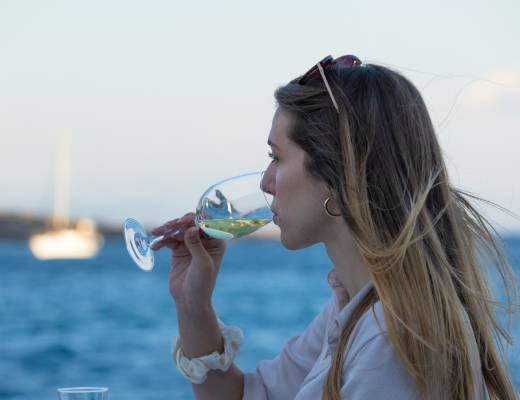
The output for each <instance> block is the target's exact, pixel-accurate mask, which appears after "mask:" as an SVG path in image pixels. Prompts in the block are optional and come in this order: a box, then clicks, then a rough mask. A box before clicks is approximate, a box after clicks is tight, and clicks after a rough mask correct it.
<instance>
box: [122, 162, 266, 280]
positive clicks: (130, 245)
mask: <svg viewBox="0 0 520 400" xmlns="http://www.w3.org/2000/svg"><path fill="white" fill-rule="evenodd" d="M264 172H265V171H260V172H252V173H248V174H244V175H239V176H234V177H231V178H228V179H225V180H223V181H220V182H218V183H215V184H214V185H213V186H211V187H210V188H208V189H207V190H206V191H205V192H204V194H203V195H202V196H201V197H200V200H199V202H198V204H197V208H196V210H195V224H196V225H197V226H198V227H199V228H200V229H201V230H202V231H203V232H204V233H205V234H206V235H208V236H211V237H213V238H216V239H226V240H227V239H234V238H239V237H242V236H245V235H248V234H250V233H252V232H254V231H256V230H258V229H260V228H261V227H263V226H265V225H267V224H268V223H269V222H271V221H272V219H273V214H272V212H271V203H272V196H271V195H270V194H268V193H265V192H263V191H262V190H261V189H260V182H261V180H262V176H263V174H264ZM186 229H187V228H186ZM123 230H124V234H125V242H126V248H127V250H128V253H129V254H130V256H131V257H132V259H133V260H134V262H135V263H136V264H137V266H138V267H139V268H141V269H142V270H143V271H151V270H152V269H153V267H154V251H153V250H152V248H151V247H152V246H153V244H155V243H157V242H159V241H161V240H162V239H164V238H165V237H167V236H170V237H174V236H177V235H178V236H181V235H182V234H184V230H185V229H178V230H176V231H175V232H173V231H168V232H165V233H164V235H160V236H153V235H148V234H147V233H146V231H145V229H144V228H143V227H142V226H141V224H140V223H139V222H137V221H136V220H135V219H133V218H128V219H127V220H126V221H125V222H124V225H123Z"/></svg>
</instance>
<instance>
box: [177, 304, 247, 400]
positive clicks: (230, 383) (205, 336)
mask: <svg viewBox="0 0 520 400" xmlns="http://www.w3.org/2000/svg"><path fill="white" fill-rule="evenodd" d="M177 319H178V321H179V332H180V337H181V348H182V352H183V353H184V355H185V356H186V357H187V358H190V359H191V358H196V357H201V356H205V355H208V354H211V353H213V352H214V351H217V352H219V353H222V352H223V351H224V341H223V338H222V335H221V334H220V329H219V327H218V322H217V317H216V315H215V312H214V311H213V308H212V307H208V308H207V309H202V310H201V309H198V310H196V311H194V310H190V309H188V308H186V307H183V306H177ZM243 385H244V377H243V373H242V372H241V371H240V369H238V368H237V367H236V366H235V365H234V364H232V365H231V367H230V368H229V369H228V370H227V371H225V372H224V371H220V370H211V371H209V372H208V377H207V379H206V381H204V383H201V384H193V385H192V387H193V392H194V393H195V396H196V398H197V399H198V400H205V399H212V400H218V399H229V400H233V399H236V400H241V399H242V396H243V394H242V393H243Z"/></svg>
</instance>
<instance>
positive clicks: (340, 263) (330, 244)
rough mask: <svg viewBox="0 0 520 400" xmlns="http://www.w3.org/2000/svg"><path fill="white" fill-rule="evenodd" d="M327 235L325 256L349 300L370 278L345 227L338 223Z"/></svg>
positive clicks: (341, 222)
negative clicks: (332, 266) (327, 257)
mask: <svg viewBox="0 0 520 400" xmlns="http://www.w3.org/2000/svg"><path fill="white" fill-rule="evenodd" d="M329 233H330V234H329V235H328V237H327V238H326V240H324V244H325V248H326V250H327V254H328V255H329V257H330V259H331V260H332V263H333V264H334V269H335V270H336V278H337V280H338V281H339V282H341V284H342V285H343V287H344V288H345V290H346V291H347V292H348V295H349V298H352V297H354V296H355V295H356V294H357V293H358V292H359V291H360V290H361V289H363V287H365V286H366V285H367V284H368V283H369V282H370V281H371V280H372V278H371V276H370V273H369V272H368V267H367V266H366V264H365V263H364V262H363V260H362V258H361V254H360V252H359V249H358V247H357V245H356V243H355V242H354V240H353V238H352V233H351V232H350V230H349V229H348V227H347V225H346V224H345V223H344V222H343V221H338V223H337V224H335V226H333V229H331V231H329Z"/></svg>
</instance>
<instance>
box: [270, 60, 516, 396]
mask: <svg viewBox="0 0 520 400" xmlns="http://www.w3.org/2000/svg"><path fill="white" fill-rule="evenodd" d="M325 73H326V74H327V77H328V79H329V83H330V85H331V88H332V91H333V93H334V96H335V98H336V101H337V103H338V106H339V113H338V112H337V111H336V109H335V108H334V106H333V103H332V101H331V99H330V97H329V95H328V93H327V91H326V88H325V86H324V84H323V81H322V80H321V77H320V75H319V74H315V77H314V78H311V79H310V81H309V82H308V83H306V84H305V85H300V84H298V80H297V79H295V80H293V81H292V82H290V83H289V84H287V85H285V86H282V87H280V88H278V89H277V90H276V93H275V98H276V101H277V104H278V106H279V107H281V108H282V109H284V110H285V111H287V112H289V113H290V114H292V116H293V117H294V124H293V128H292V129H291V131H290V132H289V133H288V136H289V138H290V139H291V140H292V141H293V142H294V143H296V144H297V145H298V146H299V147H301V148H302V149H303V150H304V151H305V153H306V154H305V160H304V168H305V170H306V172H308V173H309V174H310V175H311V176H314V177H316V178H318V179H320V180H322V181H323V182H325V183H326V184H327V186H328V187H329V189H330V191H331V193H332V194H333V195H334V197H335V199H336V200H337V203H338V206H339V207H340V210H341V216H342V218H343V219H344V221H345V222H346V224H347V225H348V227H349V229H350V231H351V232H352V235H353V238H354V241H355V243H356V245H357V246H358V248H359V250H360V253H361V256H362V259H363V261H364V262H365V264H366V265H367V266H368V268H369V273H370V276H371V278H372V280H373V282H374V288H373V290H372V291H371V292H369V293H368V294H367V296H366V298H365V299H364V301H362V302H361V303H360V304H359V306H358V310H356V311H355V312H354V314H353V318H351V319H350V321H349V322H348V324H347V325H346V326H345V327H344V329H343V331H342V333H341V337H340V342H339V343H340V344H339V346H338V347H337V349H336V352H335V354H334V355H333V359H332V366H331V368H330V370H329V373H328V377H327V381H326V384H325V385H324V390H323V398H324V399H326V400H336V399H340V387H341V376H342V366H343V359H344V352H345V348H346V344H347V342H348V339H349V336H350V333H351V331H352V329H353V327H354V325H355V324H356V323H357V321H358V320H359V318H360V317H361V315H362V314H363V312H364V311H365V310H367V309H368V308H369V307H370V306H371V305H373V304H374V303H375V302H376V301H380V302H381V305H382V309H383V313H384V318H385V322H386V326H387V330H388V336H389V338H390V340H391V343H392V345H393V347H394V349H395V351H396V354H397V356H398V357H399V359H400V361H401V363H402V365H403V367H404V368H405V369H406V371H407V372H408V373H409V374H410V375H411V377H412V378H413V380H414V382H415V383H416V386H417V388H418V390H419V391H420V393H422V394H423V396H425V397H429V398H435V399H457V400H458V399H460V400H469V399H472V398H473V395H474V393H475V390H476V389H475V388H476V387H477V383H478V382H479V381H480V379H482V381H483V382H484V384H485V385H486V387H487V390H488V392H489V395H490V396H491V398H495V399H516V391H515V388H514V385H513V383H512V380H511V377H510V375H509V374H508V371H507V369H506V367H505V366H504V364H505V362H504V360H503V358H502V357H501V356H502V354H501V352H499V348H498V345H500V344H501V342H496V341H497V340H498V339H501V340H502V339H505V340H506V341H507V342H508V343H512V339H511V336H510V335H509V333H508V331H507V330H505V329H504V328H503V327H502V326H501V324H500V322H499V320H498V318H497V316H496V314H495V312H496V306H497V305H498V303H497V302H496V301H494V299H493V298H492V294H491V291H490V289H489V287H488V282H487V276H486V274H485V271H484V267H486V266H488V265H490V264H491V265H493V266H494V267H495V268H496V269H497V270H498V272H499V274H500V276H501V278H502V281H503V285H504V288H505V292H506V297H507V298H506V303H505V304H506V305H507V308H506V311H507V312H508V314H509V316H511V314H512V311H511V304H513V303H512V302H511V299H516V285H515V282H514V275H513V272H512V269H511V267H510V265H509V264H508V262H507V260H506V258H505V256H504V254H503V253H502V250H501V247H500V246H499V243H498V238H500V236H499V235H498V233H497V232H496V231H495V229H494V228H493V226H492V225H491V224H490V223H489V221H488V220H487V219H486V218H485V217H484V216H483V215H482V214H481V213H480V212H479V211H477V209H476V208H475V207H474V206H473V205H472V204H471V203H470V199H472V200H473V199H474V200H483V199H480V198H478V197H476V196H474V195H471V194H469V193H466V192H464V191H462V190H459V189H457V188H455V187H454V186H453V185H452V184H451V183H450V181H449V179H448V173H447V170H446V166H445V163H444V160H443V157H442V151H441V148H440V146H439V143H438V141H437V138H436V135H435V130H434V128H433V124H432V122H431V119H430V116H429V114H428V111H427V109H426V106H425V104H424V101H423V99H422V97H421V95H420V93H419V91H418V90H417V89H416V88H415V87H414V85H413V84H412V83H411V82H410V81H409V80H407V79H406V78H404V77H403V76H402V75H400V74H399V73H397V72H395V71H393V70H391V69H388V68H386V67H383V66H379V65H373V64H367V65H363V66H355V67H353V68H342V69H339V70H332V69H327V70H326V71H325ZM486 202H487V203H491V202H489V201H486ZM492 204H494V203H492ZM463 321H467V323H463ZM475 342H476V344H477V348H478V353H479V354H478V355H479V357H480V366H479V365H477V373H478V375H477V376H475V371H474V369H472V360H474V358H472V357H474V356H475V354H472V351H471V349H472V348H473V349H474V348H475V344H474V343H475ZM472 343H473V346H472V345H471V344H472ZM497 344H498V345H497ZM473 353H474V352H473ZM473 364H474V362H473ZM478 367H480V370H478Z"/></svg>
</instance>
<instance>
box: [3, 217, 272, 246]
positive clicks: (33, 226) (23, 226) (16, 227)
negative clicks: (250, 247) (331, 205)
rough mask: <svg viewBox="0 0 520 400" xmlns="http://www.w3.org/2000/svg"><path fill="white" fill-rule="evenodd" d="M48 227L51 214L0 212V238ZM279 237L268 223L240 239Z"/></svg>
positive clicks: (112, 230)
mask: <svg viewBox="0 0 520 400" xmlns="http://www.w3.org/2000/svg"><path fill="white" fill-rule="evenodd" d="M70 223H71V225H72V226H74V225H76V223H77V220H76V219H71V221H70ZM96 225H97V228H98V230H99V231H100V232H101V233H102V235H103V236H104V237H105V238H110V237H121V238H122V237H123V232H122V228H121V226H115V225H109V224H104V223H100V222H97V221H96ZM50 227H51V216H44V215H38V214H34V215H33V214H24V213H16V212H0V239H28V238H29V236H31V235H33V234H35V233H40V232H43V231H45V230H46V229H49V228H50ZM279 238H280V231H279V228H278V227H277V226H275V225H273V224H269V225H267V226H265V227H263V228H262V229H260V230H258V231H257V232H254V233H252V234H251V235H248V236H245V237H244V238H241V239H242V240H244V239H257V240H258V239H260V240H278V239H279Z"/></svg>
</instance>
